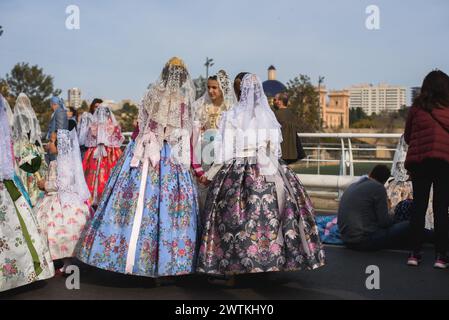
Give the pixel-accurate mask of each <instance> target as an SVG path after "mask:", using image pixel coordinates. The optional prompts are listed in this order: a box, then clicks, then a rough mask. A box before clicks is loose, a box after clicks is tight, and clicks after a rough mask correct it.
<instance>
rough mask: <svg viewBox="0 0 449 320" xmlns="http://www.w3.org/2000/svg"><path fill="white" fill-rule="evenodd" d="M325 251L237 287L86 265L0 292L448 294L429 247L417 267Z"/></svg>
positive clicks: (42, 295) (78, 295)
mask: <svg viewBox="0 0 449 320" xmlns="http://www.w3.org/2000/svg"><path fill="white" fill-rule="evenodd" d="M326 252H327V260H328V263H327V265H326V267H324V268H322V269H320V270H317V271H311V272H295V273H283V274H270V275H269V276H267V275H266V274H265V275H253V276H245V277H243V278H241V279H240V284H239V285H238V286H237V287H234V288H227V287H224V286H221V285H215V284H214V285H212V284H210V283H208V281H207V279H206V278H205V277H203V276H190V277H186V278H183V279H182V280H181V281H177V282H175V283H162V284H161V285H160V286H156V285H155V283H154V281H153V280H152V279H146V278H139V277H130V276H123V275H118V274H114V273H109V272H104V271H100V270H97V269H93V268H90V267H86V266H83V267H82V272H81V288H80V290H77V291H69V290H67V289H66V288H65V278H63V277H57V278H54V279H52V280H49V281H45V282H40V283H36V284H32V285H30V286H27V287H23V288H18V289H15V290H12V291H9V292H7V293H3V294H0V299H89V300H92V299H133V300H138V299H175V300H177V299H208V300H209V299H230V300H234V299H256V300H257V299H449V270H443V271H441V270H434V269H433V268H432V262H433V253H432V251H431V249H430V248H428V249H427V250H426V252H425V256H424V258H425V261H424V263H423V265H422V266H420V267H419V268H410V267H407V266H406V265H405V260H406V258H407V254H406V253H405V252H399V251H383V252H379V253H359V252H353V251H350V250H347V249H344V248H340V247H327V248H326ZM369 265H377V266H378V267H379V268H380V287H381V289H380V290H373V291H369V290H367V289H366V286H365V282H366V278H367V277H368V275H367V274H365V271H366V268H367V266H369Z"/></svg>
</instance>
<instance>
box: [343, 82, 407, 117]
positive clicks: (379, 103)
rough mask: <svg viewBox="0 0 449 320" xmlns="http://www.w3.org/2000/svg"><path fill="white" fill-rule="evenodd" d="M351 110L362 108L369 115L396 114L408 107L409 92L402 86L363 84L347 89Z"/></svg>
mask: <svg viewBox="0 0 449 320" xmlns="http://www.w3.org/2000/svg"><path fill="white" fill-rule="evenodd" d="M347 91H348V92H349V96H350V98H349V108H350V109H356V108H362V109H363V111H365V113H366V114H367V115H372V114H374V113H376V114H379V113H382V112H396V111H398V110H400V109H401V108H402V107H404V106H406V105H407V101H406V99H407V98H406V96H407V90H406V88H405V87H401V86H390V85H387V84H380V85H377V86H374V85H372V84H362V85H357V86H352V87H350V88H349V89H347Z"/></svg>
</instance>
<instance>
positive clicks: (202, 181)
mask: <svg viewBox="0 0 449 320" xmlns="http://www.w3.org/2000/svg"><path fill="white" fill-rule="evenodd" d="M199 181H200V183H201V184H202V185H204V186H206V187H207V186H208V185H209V184H210V181H209V180H207V177H206V176H205V175H203V176H202V177H200V179H199Z"/></svg>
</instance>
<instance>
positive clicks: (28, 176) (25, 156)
mask: <svg viewBox="0 0 449 320" xmlns="http://www.w3.org/2000/svg"><path fill="white" fill-rule="evenodd" d="M14 155H15V158H16V164H17V171H18V176H19V178H20V180H21V181H22V184H23V186H24V187H25V190H26V191H27V193H28V195H29V197H30V200H31V204H32V205H33V206H35V205H36V203H37V202H38V201H39V199H41V198H42V197H43V196H44V192H43V191H41V190H40V189H39V187H38V186H37V182H38V181H39V180H40V179H43V178H44V177H45V175H46V173H47V170H48V166H47V164H46V162H45V152H44V150H43V148H42V147H38V146H36V145H35V144H32V143H30V142H28V141H25V140H23V139H22V140H20V141H18V142H15V143H14ZM38 156H39V157H41V166H40V169H39V170H38V171H37V172H36V173H28V172H26V171H25V170H23V169H20V167H21V166H22V165H24V164H25V163H29V162H30V161H31V159H32V158H34V157H38Z"/></svg>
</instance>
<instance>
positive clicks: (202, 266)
mask: <svg viewBox="0 0 449 320" xmlns="http://www.w3.org/2000/svg"><path fill="white" fill-rule="evenodd" d="M234 87H235V89H236V94H237V97H238V98H239V102H238V103H237V104H236V105H235V106H234V107H232V108H231V109H230V110H229V111H227V112H226V113H224V115H223V117H222V120H221V123H220V128H219V134H218V135H217V137H216V140H215V142H216V144H215V157H216V159H215V164H214V166H213V167H212V168H211V169H210V170H209V171H208V172H207V173H206V175H207V177H208V179H209V180H211V185H210V189H209V193H208V196H207V200H206V205H205V223H204V225H203V230H202V237H201V243H200V249H199V257H198V267H197V270H198V272H200V273H206V274H210V275H237V274H247V273H262V272H276V271H297V270H304V269H306V270H310V269H316V268H318V267H321V266H323V265H324V251H323V247H322V244H321V241H320V238H319V233H318V228H317V225H316V223H315V217H314V208H313V206H312V202H311V201H310V199H309V197H308V195H307V193H306V191H305V190H304V186H303V185H302V184H301V182H300V181H299V179H298V177H297V176H296V175H295V174H294V173H293V172H292V171H291V169H289V168H288V167H287V166H286V165H285V164H284V163H281V161H280V160H279V159H280V156H281V152H280V150H281V149H280V143H281V142H282V134H281V131H280V128H281V127H280V125H279V123H278V122H277V120H276V117H275V115H274V114H273V112H272V111H271V109H270V107H269V105H268V101H267V98H266V96H265V93H264V91H263V88H262V84H261V82H260V80H259V78H258V77H257V76H256V75H253V74H245V73H242V74H240V75H239V76H237V78H236V81H235V84H234Z"/></svg>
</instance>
